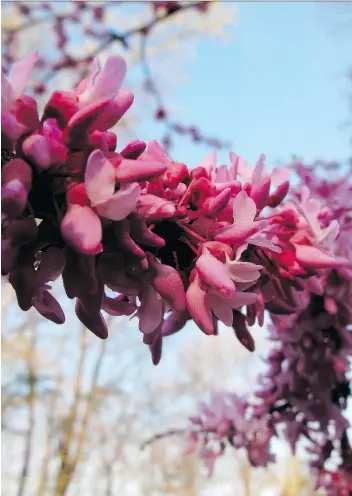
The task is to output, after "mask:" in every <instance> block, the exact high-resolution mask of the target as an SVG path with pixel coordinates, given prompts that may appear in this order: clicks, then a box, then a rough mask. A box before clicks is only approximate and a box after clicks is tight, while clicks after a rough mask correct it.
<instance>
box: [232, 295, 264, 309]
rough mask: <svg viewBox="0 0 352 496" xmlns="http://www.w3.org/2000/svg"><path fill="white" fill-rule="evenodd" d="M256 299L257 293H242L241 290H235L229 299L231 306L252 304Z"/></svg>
mask: <svg viewBox="0 0 352 496" xmlns="http://www.w3.org/2000/svg"><path fill="white" fill-rule="evenodd" d="M257 299H258V295H257V294H256V293H244V292H242V291H236V292H235V293H234V294H233V296H231V298H229V300H230V306H231V308H240V307H242V306H243V305H252V304H253V303H255V302H256V301H257Z"/></svg>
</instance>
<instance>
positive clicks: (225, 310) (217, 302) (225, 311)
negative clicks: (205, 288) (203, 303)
mask: <svg viewBox="0 0 352 496" xmlns="http://www.w3.org/2000/svg"><path fill="white" fill-rule="evenodd" d="M228 300H229V298H227V299H225V298H221V296H217V295H214V294H210V295H209V303H210V306H211V309H212V311H213V312H214V315H215V317H217V318H218V319H219V320H220V321H221V322H222V323H223V324H225V325H226V326H228V327H230V326H232V322H233V314H232V308H231V306H230V304H229V301H228Z"/></svg>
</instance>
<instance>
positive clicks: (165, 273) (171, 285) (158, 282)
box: [147, 253, 186, 312]
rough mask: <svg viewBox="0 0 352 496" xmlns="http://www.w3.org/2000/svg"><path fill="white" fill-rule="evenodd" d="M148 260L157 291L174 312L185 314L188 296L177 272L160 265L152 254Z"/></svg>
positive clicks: (167, 266) (148, 254)
mask: <svg viewBox="0 0 352 496" xmlns="http://www.w3.org/2000/svg"><path fill="white" fill-rule="evenodd" d="M147 259H148V262H149V266H150V268H151V275H152V279H153V285H154V287H155V289H156V290H157V291H158V293H159V294H160V295H161V296H162V297H163V298H164V300H165V301H166V302H167V303H168V304H169V305H170V307H171V308H172V309H173V310H175V311H177V312H183V311H184V310H185V308H186V294H185V289H184V285H183V282H182V279H181V277H180V275H179V273H178V272H177V270H176V269H174V268H173V267H170V266H169V265H165V264H162V263H159V262H158V261H157V260H156V258H155V257H154V256H153V255H152V254H151V253H147Z"/></svg>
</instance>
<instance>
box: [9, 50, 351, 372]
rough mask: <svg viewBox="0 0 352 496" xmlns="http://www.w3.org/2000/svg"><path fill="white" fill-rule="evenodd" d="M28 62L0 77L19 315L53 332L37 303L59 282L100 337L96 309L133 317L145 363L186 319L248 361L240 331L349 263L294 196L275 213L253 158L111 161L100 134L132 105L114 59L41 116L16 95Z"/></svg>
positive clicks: (110, 136)
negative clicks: (239, 347) (236, 346)
mask: <svg viewBox="0 0 352 496" xmlns="http://www.w3.org/2000/svg"><path fill="white" fill-rule="evenodd" d="M36 59H37V57H36V55H33V56H29V57H27V58H25V59H23V60H21V61H19V62H17V63H15V64H14V65H13V67H12V69H11V71H10V72H9V74H8V75H7V76H5V75H4V74H2V140H3V141H2V143H3V148H4V156H6V159H5V163H4V165H3V167H2V275H3V276H6V277H7V278H8V280H9V282H10V284H11V285H12V286H13V288H14V289H15V291H16V294H17V299H18V304H19V307H20V308H21V309H22V310H24V311H26V310H29V309H30V308H31V307H35V308H36V309H37V310H38V312H39V313H40V314H42V315H43V316H44V317H46V318H47V319H50V320H52V321H53V322H56V323H63V322H64V320H65V316H64V313H63V310H62V309H61V306H60V305H59V303H58V302H57V301H56V300H55V298H54V297H53V296H52V294H51V293H50V289H51V286H50V284H51V282H52V281H54V280H56V279H58V278H59V277H60V276H61V277H62V280H63V285H64V288H65V291H66V294H67V296H68V297H69V298H71V299H76V307H75V310H76V315H77V317H78V319H79V320H80V321H81V322H82V323H83V324H84V325H85V326H86V327H87V328H88V329H89V330H91V331H92V332H93V333H95V334H96V335H97V336H99V337H100V338H103V339H104V338H106V337H107V335H108V330H107V327H106V323H105V320H104V316H103V313H102V311H104V312H106V313H108V314H110V315H114V316H121V315H127V316H131V317H137V319H138V324H139V330H140V331H141V333H142V335H143V342H144V343H145V344H147V345H148V346H149V347H150V349H151V352H152V358H153V362H154V363H155V364H157V363H158V362H159V360H160V358H161V350H162V338H163V337H164V336H167V335H170V334H172V333H174V332H177V331H179V330H180V329H181V328H182V327H184V325H185V323H186V322H187V321H188V320H193V321H194V322H195V323H196V324H197V326H198V327H199V328H200V329H201V330H202V331H203V332H204V333H205V334H208V335H211V334H215V333H216V332H217V324H218V322H219V321H220V322H223V323H224V324H225V325H227V326H233V329H234V332H235V334H236V336H237V338H238V339H239V341H240V342H241V343H242V344H243V345H244V346H246V347H247V348H248V349H250V350H253V349H254V342H253V339H252V336H251V335H250V333H249V331H248V328H247V325H253V324H254V323H255V322H256V321H257V322H258V323H259V324H260V325H262V324H263V318H264V310H265V309H266V310H269V312H271V313H274V314H295V312H296V311H297V308H300V306H301V305H302V301H301V298H299V297H297V294H300V291H301V290H305V288H307V287H309V288H310V287H313V286H314V285H315V283H316V279H317V277H318V275H319V274H320V272H321V270H326V269H328V270H331V269H338V268H343V267H348V266H350V262H349V261H348V259H347V258H345V257H341V256H336V255H335V254H334V242H335V239H336V236H337V235H338V224H337V222H336V221H335V220H331V222H330V221H329V219H327V221H326V222H325V224H326V225H321V222H320V217H319V216H320V215H324V212H323V211H322V210H321V209H320V205H317V203H316V202H315V200H313V199H311V198H310V196H309V190H308V188H306V189H304V191H303V193H302V198H301V201H300V202H298V203H287V204H286V205H282V202H283V200H284V199H285V197H286V195H287V192H288V189H289V170H288V169H275V170H274V171H273V172H272V173H271V174H270V173H269V172H268V171H267V170H266V167H265V164H264V159H265V157H264V156H261V157H260V158H259V160H258V162H257V164H256V165H255V167H254V168H253V169H252V168H251V167H250V166H249V165H248V164H246V162H245V161H244V160H243V159H242V158H241V157H239V156H238V155H236V154H234V153H230V167H227V166H226V165H220V166H217V163H216V154H215V153H212V154H210V155H209V156H207V157H206V158H205V159H204V160H203V161H202V162H201V163H200V164H199V165H198V167H196V168H193V169H190V168H189V167H187V166H186V165H185V164H184V163H180V162H175V161H173V160H171V159H170V158H169V157H168V156H167V155H166V154H165V153H164V152H163V150H162V149H161V147H160V146H159V145H158V143H157V142H156V141H152V142H151V143H149V145H148V146H146V144H145V143H143V142H141V141H134V142H131V143H130V144H128V145H127V146H126V147H125V148H124V149H123V150H122V151H120V152H117V151H116V146H117V137H116V135H115V134H114V133H113V132H111V131H110V129H111V128H112V127H113V126H115V124H116V123H117V122H118V121H119V120H120V119H121V117H122V116H123V115H124V114H125V112H126V111H127V110H128V108H129V107H130V106H131V104H132V102H133V95H132V94H131V93H130V92H129V91H122V90H121V89H120V88H121V85H122V83H123V80H124V77H125V74H126V64H125V62H124V60H123V59H122V58H121V57H119V56H110V57H109V58H108V59H107V61H106V62H105V65H104V67H101V66H100V64H99V62H98V61H97V60H95V61H94V62H93V63H92V66H91V71H90V74H89V76H88V77H87V79H85V80H83V81H82V82H80V83H79V84H78V86H77V87H76V89H75V90H74V91H73V92H63V91H55V92H54V93H53V94H52V95H51V97H50V99H49V101H48V102H47V104H46V106H45V108H44V111H43V115H42V116H41V117H40V116H39V115H38V110H37V104H36V101H35V99H34V98H32V97H30V96H28V95H26V94H25V93H24V88H25V86H26V84H27V82H28V80H29V78H30V74H31V71H32V69H33V66H34V64H35V62H36ZM9 158H10V160H9ZM240 179H241V180H240ZM107 289H109V290H111V291H113V292H115V293H116V295H115V296H108V294H107ZM244 309H246V313H244ZM166 315H167V316H166Z"/></svg>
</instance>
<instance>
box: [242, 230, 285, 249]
mask: <svg viewBox="0 0 352 496" xmlns="http://www.w3.org/2000/svg"><path fill="white" fill-rule="evenodd" d="M247 242H248V244H251V245H255V246H260V247H261V248H267V249H268V250H271V251H274V252H275V253H281V252H282V249H281V248H280V247H279V246H276V245H274V244H273V243H272V242H271V241H269V240H268V239H267V238H265V237H264V236H262V235H261V234H255V235H254V236H251V237H250V238H248V240H247Z"/></svg>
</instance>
